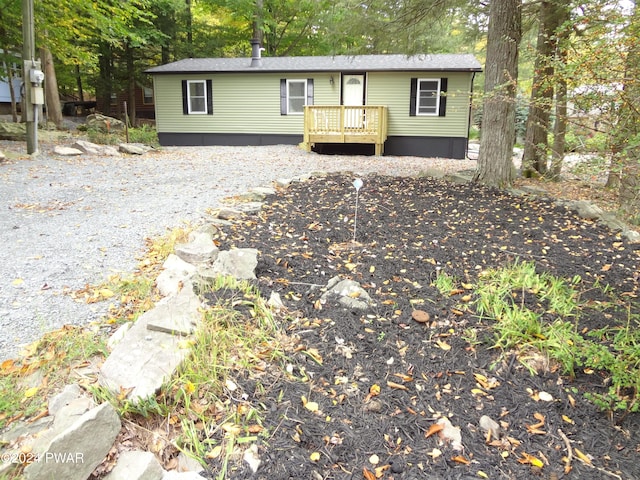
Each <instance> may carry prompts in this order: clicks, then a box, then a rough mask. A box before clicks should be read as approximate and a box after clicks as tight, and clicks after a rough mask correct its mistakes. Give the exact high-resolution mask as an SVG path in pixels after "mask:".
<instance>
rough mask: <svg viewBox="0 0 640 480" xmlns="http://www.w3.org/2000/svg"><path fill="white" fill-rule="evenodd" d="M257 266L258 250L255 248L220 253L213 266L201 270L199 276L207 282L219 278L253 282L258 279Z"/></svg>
mask: <svg viewBox="0 0 640 480" xmlns="http://www.w3.org/2000/svg"><path fill="white" fill-rule="evenodd" d="M257 266H258V250H256V249H255V248H237V249H235V250H229V251H223V252H219V253H218V257H217V258H216V261H215V262H213V265H212V266H211V267H205V268H201V269H199V270H198V274H199V275H200V278H202V279H203V280H204V281H205V282H208V281H211V280H214V279H216V278H217V277H219V276H231V277H234V278H238V279H241V280H252V279H255V278H256V267H257Z"/></svg>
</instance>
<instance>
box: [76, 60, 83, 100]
mask: <svg viewBox="0 0 640 480" xmlns="http://www.w3.org/2000/svg"><path fill="white" fill-rule="evenodd" d="M76 85H77V87H78V100H80V101H81V102H84V90H83V88H82V76H81V75H80V65H78V64H77V63H76Z"/></svg>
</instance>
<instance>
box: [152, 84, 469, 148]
mask: <svg viewBox="0 0 640 480" xmlns="http://www.w3.org/2000/svg"><path fill="white" fill-rule="evenodd" d="M332 77H333V82H331V78H332ZM310 78H311V79H313V81H314V86H313V90H314V99H313V103H314V105H339V104H340V83H341V77H340V73H339V72H335V73H329V72H322V73H309V72H307V73H261V72H256V73H212V74H175V75H174V74H167V75H154V89H155V98H156V127H157V130H158V132H160V133H164V132H167V133H239V134H294V135H302V134H303V128H304V123H303V122H304V118H303V116H302V115H282V114H281V113H280V111H281V102H280V80H281V79H310ZM412 78H423V79H424V78H447V79H448V81H447V84H448V86H447V100H446V102H447V105H446V113H445V116H435V115H434V116H430V115H419V116H411V115H410V110H409V104H410V96H411V79H412ZM183 80H212V85H213V115H185V114H183V100H182V81H183ZM471 81H472V75H471V74H470V73H466V72H370V73H368V74H367V79H366V99H367V100H366V103H367V104H368V105H384V106H387V107H388V134H389V135H390V136H394V135H397V136H420V137H463V138H466V136H467V131H468V130H467V129H468V124H469V101H470V88H471Z"/></svg>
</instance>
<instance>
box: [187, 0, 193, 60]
mask: <svg viewBox="0 0 640 480" xmlns="http://www.w3.org/2000/svg"><path fill="white" fill-rule="evenodd" d="M186 2H187V53H188V54H189V56H190V57H192V56H193V12H192V10H191V0H186Z"/></svg>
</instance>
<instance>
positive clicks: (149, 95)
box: [142, 87, 153, 105]
mask: <svg viewBox="0 0 640 480" xmlns="http://www.w3.org/2000/svg"><path fill="white" fill-rule="evenodd" d="M142 104H143V105H153V88H151V87H143V88H142Z"/></svg>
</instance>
